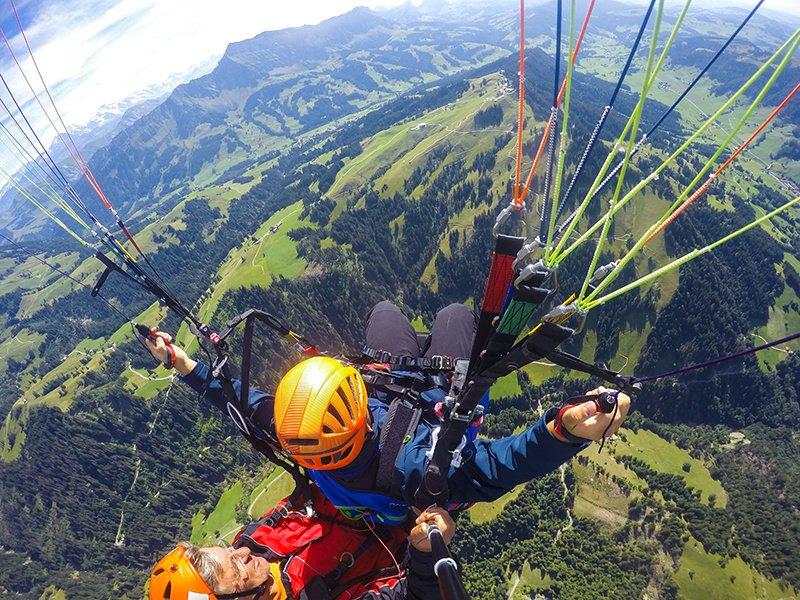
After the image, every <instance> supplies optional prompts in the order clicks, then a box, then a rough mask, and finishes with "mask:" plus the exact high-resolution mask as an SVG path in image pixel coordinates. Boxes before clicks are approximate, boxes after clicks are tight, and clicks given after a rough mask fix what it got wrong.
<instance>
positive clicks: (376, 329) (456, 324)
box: [365, 300, 477, 358]
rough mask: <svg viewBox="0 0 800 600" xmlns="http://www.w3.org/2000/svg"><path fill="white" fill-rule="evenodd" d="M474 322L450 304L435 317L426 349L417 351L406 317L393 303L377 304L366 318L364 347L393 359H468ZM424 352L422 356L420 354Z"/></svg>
mask: <svg viewBox="0 0 800 600" xmlns="http://www.w3.org/2000/svg"><path fill="white" fill-rule="evenodd" d="M476 325H477V321H476V319H475V314H474V313H473V312H472V311H471V310H470V309H469V308H467V307H466V306H465V305H463V304H450V305H449V306H445V307H444V308H443V309H442V310H440V311H439V312H438V313H436V319H435V320H434V322H433V327H432V328H431V333H430V343H429V344H427V346H428V347H427V349H424V348H420V346H419V343H418V342H417V334H416V332H415V331H414V328H413V327H412V326H411V322H410V321H409V320H408V317H407V316H406V315H405V313H403V311H402V310H400V308H398V307H397V306H396V305H395V304H393V303H392V302H389V301H388V300H382V301H381V302H378V304H376V305H375V306H374V307H373V308H372V310H371V311H370V313H369V317H368V318H367V331H366V334H365V338H366V343H367V346H369V347H370V348H374V349H375V350H384V351H386V352H389V353H390V354H392V355H394V356H435V355H441V356H454V357H456V358H469V353H470V351H471V350H472V340H473V338H474V337H475V328H476ZM423 350H425V352H424V354H423V353H422V351H423Z"/></svg>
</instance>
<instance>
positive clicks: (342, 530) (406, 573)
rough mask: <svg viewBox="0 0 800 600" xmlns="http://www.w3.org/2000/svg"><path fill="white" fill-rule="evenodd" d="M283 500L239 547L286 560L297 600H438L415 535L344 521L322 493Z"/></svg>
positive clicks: (285, 573) (286, 578)
mask: <svg viewBox="0 0 800 600" xmlns="http://www.w3.org/2000/svg"><path fill="white" fill-rule="evenodd" d="M308 489H309V491H307V492H304V494H302V495H300V497H298V498H297V499H295V500H294V501H291V497H290V498H286V499H284V500H282V501H281V502H280V503H279V504H278V505H277V506H276V507H275V508H274V509H273V510H272V511H270V512H269V513H267V514H266V515H264V516H263V517H262V518H261V519H259V520H258V521H254V522H252V523H250V524H249V525H247V526H246V527H244V528H243V529H242V530H241V531H240V532H239V533H238V534H237V535H236V538H235V540H234V546H236V547H241V546H247V547H248V548H250V550H251V552H253V553H254V554H256V555H258V556H263V557H264V558H266V559H267V560H268V561H269V562H280V564H281V573H282V580H283V584H284V587H285V590H286V594H287V596H288V598H289V599H290V600H306V599H308V600H328V599H329V600H356V599H358V600H373V599H375V600H377V599H380V600H418V599H419V600H422V599H425V600H431V599H433V598H437V597H438V595H439V592H438V586H437V582H436V577H435V576H434V574H433V566H432V562H431V560H430V555H428V554H426V553H423V552H419V551H417V550H416V549H415V548H413V547H412V548H409V544H408V530H407V529H406V528H405V527H402V526H395V527H381V526H376V525H373V524H372V523H369V522H367V521H365V520H364V519H361V520H350V519H348V518H346V517H344V516H343V515H342V514H341V513H340V512H339V511H338V510H337V509H336V508H335V507H334V506H333V505H332V504H331V503H330V502H329V501H328V500H327V499H326V498H325V497H324V496H323V495H322V494H321V493H320V491H319V490H318V489H317V488H316V486H313V485H312V486H309V488H308Z"/></svg>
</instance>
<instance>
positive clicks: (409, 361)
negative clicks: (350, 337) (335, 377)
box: [356, 346, 456, 371]
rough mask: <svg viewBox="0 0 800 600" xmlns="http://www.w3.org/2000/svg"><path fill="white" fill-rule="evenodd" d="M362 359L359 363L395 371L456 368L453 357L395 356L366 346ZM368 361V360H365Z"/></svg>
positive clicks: (363, 349)
mask: <svg viewBox="0 0 800 600" xmlns="http://www.w3.org/2000/svg"><path fill="white" fill-rule="evenodd" d="M361 354H362V357H361V358H360V359H356V361H357V362H362V363H363V362H371V363H381V364H385V365H387V366H388V367H389V369H390V370H393V371H410V370H419V371H452V370H453V369H454V368H455V366H456V359H455V358H453V357H452V356H443V355H441V354H435V355H433V356H407V355H404V356H394V355H392V354H391V353H389V352H386V351H384V350H377V349H375V348H370V347H369V346H364V347H363V348H362V350H361ZM365 359H366V360H365Z"/></svg>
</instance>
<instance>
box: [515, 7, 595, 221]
mask: <svg viewBox="0 0 800 600" xmlns="http://www.w3.org/2000/svg"><path fill="white" fill-rule="evenodd" d="M596 2H597V0H591V2H589V7H588V8H587V9H586V16H585V17H584V18H583V24H582V25H581V30H580V32H579V33H578V39H577V41H576V42H575V50H573V52H572V58H571V59H570V60H571V62H572V64H573V65H575V61H576V60H577V58H578V52H580V49H581V44H583V36H584V35H586V29H587V27H588V26H589V20H590V19H591V18H592V11H594V5H595V3H596ZM521 47H522V43H521V42H520V48H521ZM523 68H524V65H523V60H522V54H521V53H520V73H522V69H523ZM520 77H521V75H520ZM520 89H522V86H520ZM566 90H567V78H566V75H565V76H564V81H562V82H561V89H560V90H559V92H558V102H557V104H556V106H557V107H558V106H561V102H562V101H563V100H564V94H565V93H566ZM552 118H553V117H552V113H551V115H550V118H548V119H547V125H545V128H544V133H543V134H542V139H541V141H540V142H539V148H538V149H537V150H536V156H534V158H533V164H532V165H531V170H530V172H529V173H528V177H527V178H526V179H525V185H523V186H522V188H521V189H520V187H519V169H520V162H521V159H522V119H523V98H522V95H520V102H519V139H518V140H517V175H516V179H515V182H516V183H515V186H514V206H515V207H516V208H517V209H522V207H523V206H524V204H525V197H526V196H527V195H528V190H529V189H530V187H531V183H532V182H533V176H534V174H535V173H536V169H537V168H538V167H539V161H540V160H541V158H542V154H544V149H545V146H547V140H548V138H549V137H550V128H551V127H552V123H551V121H552Z"/></svg>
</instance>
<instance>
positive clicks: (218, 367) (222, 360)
mask: <svg viewBox="0 0 800 600" xmlns="http://www.w3.org/2000/svg"><path fill="white" fill-rule="evenodd" d="M227 362H228V355H227V354H225V355H224V356H222V357H219V358H217V359H216V360H215V361H214V366H213V369H212V371H211V375H213V376H214V378H217V377H219V374H220V373H221V372H222V368H223V367H224V366H225V364H226V363H227Z"/></svg>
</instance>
